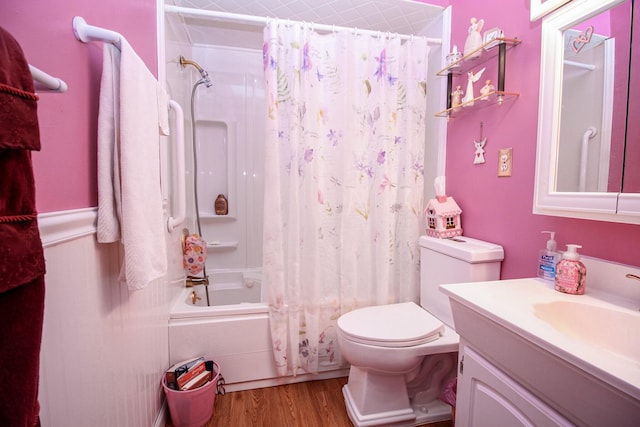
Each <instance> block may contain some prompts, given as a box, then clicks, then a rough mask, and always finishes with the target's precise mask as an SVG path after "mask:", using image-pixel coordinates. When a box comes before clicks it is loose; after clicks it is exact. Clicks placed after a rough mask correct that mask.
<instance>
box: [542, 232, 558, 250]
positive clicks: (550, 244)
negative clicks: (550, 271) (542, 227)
mask: <svg viewBox="0 0 640 427" xmlns="http://www.w3.org/2000/svg"><path fill="white" fill-rule="evenodd" d="M542 233H548V234H550V237H549V240H547V250H549V251H552V252H555V251H556V248H557V247H558V245H557V243H556V240H555V238H556V232H555V231H542Z"/></svg>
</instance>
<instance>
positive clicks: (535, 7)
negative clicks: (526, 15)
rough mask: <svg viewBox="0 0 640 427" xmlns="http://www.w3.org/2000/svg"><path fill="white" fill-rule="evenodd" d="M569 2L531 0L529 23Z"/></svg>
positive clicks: (562, 0) (561, 0) (566, 0)
mask: <svg viewBox="0 0 640 427" xmlns="http://www.w3.org/2000/svg"><path fill="white" fill-rule="evenodd" d="M570 1H571V0H531V1H530V5H529V6H530V11H531V21H536V20H538V19H540V18H542V17H543V16H545V15H546V14H548V13H550V12H552V11H554V10H556V9H557V8H559V7H560V6H562V5H563V4H565V3H568V2H570Z"/></svg>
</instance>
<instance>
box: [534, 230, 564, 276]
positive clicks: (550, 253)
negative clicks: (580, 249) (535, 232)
mask: <svg viewBox="0 0 640 427" xmlns="http://www.w3.org/2000/svg"><path fill="white" fill-rule="evenodd" d="M542 233H543V234H544V233H548V234H549V235H550V236H549V240H547V248H546V249H542V250H541V251H540V255H539V257H538V277H541V278H543V279H546V280H554V279H555V277H556V264H557V263H558V261H560V254H559V253H558V252H556V241H555V237H556V233H555V232H554V231H543V232H542Z"/></svg>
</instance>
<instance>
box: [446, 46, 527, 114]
mask: <svg viewBox="0 0 640 427" xmlns="http://www.w3.org/2000/svg"><path fill="white" fill-rule="evenodd" d="M520 42H521V41H520V39H518V38H517V37H516V38H504V37H498V38H496V39H494V40H491V41H488V42H486V43H484V44H483V45H482V46H480V47H479V48H477V49H475V50H473V51H472V52H470V53H468V54H467V55H464V56H463V57H462V58H460V59H459V60H457V61H455V62H453V63H451V64H449V65H448V66H447V67H445V68H443V69H442V70H440V71H438V72H437V73H436V75H438V76H446V77H447V108H446V109H445V110H442V111H440V112H438V113H436V114H435V116H436V117H445V118H447V119H449V118H451V117H454V116H456V115H458V114H459V113H462V112H466V111H473V110H477V109H478V108H482V107H487V106H490V105H496V104H497V105H502V104H503V103H504V102H505V101H507V100H513V99H517V98H518V96H519V94H518V93H516V92H508V91H505V88H504V86H505V74H506V56H507V50H508V49H510V48H512V47H514V46H517V45H518V44H520ZM479 51H481V52H482V53H481V55H480V56H479V57H477V58H473V59H472V57H473V56H474V54H476V53H477V52H479ZM496 56H497V57H498V82H497V83H498V84H497V90H495V91H492V92H490V93H489V94H486V95H480V96H478V97H475V98H474V99H472V100H469V101H466V102H463V103H462V104H460V105H457V106H455V107H452V105H451V102H452V99H451V93H452V90H453V76H460V75H464V74H466V73H468V72H469V71H470V70H471V69H473V68H476V67H478V66H480V65H482V64H484V63H485V62H487V61H489V60H491V59H493V58H495V57H496Z"/></svg>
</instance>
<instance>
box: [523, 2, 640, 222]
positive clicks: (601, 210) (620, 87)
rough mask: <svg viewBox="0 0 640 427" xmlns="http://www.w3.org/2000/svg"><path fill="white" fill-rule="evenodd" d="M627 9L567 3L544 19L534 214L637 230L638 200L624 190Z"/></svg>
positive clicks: (638, 196)
mask: <svg viewBox="0 0 640 427" xmlns="http://www.w3.org/2000/svg"><path fill="white" fill-rule="evenodd" d="M631 8H632V0H601V1H599V2H594V1H591V0H573V1H572V2H570V3H569V4H567V5H566V6H564V7H563V8H562V9H560V10H557V11H556V12H554V13H553V14H551V15H548V16H546V17H545V18H543V22H542V46H541V61H540V100H539V110H538V135H537V137H538V145H537V159H536V179H535V189H534V204H533V212H534V213H536V214H542V215H553V216H565V217H573V218H585V219H595V220H602V221H613V222H625V223H634V224H640V193H629V192H623V187H622V182H623V180H624V175H625V167H624V164H623V162H624V161H625V149H626V148H628V147H627V144H630V143H631V142H630V140H628V139H627V138H626V136H627V135H626V133H625V129H626V128H627V122H626V116H627V107H628V99H627V98H628V94H629V90H628V88H629V71H630V67H629V61H630V57H631V55H630V49H631V44H630V38H631V16H632V14H631ZM636 31H637V29H636ZM636 72H637V71H636ZM636 102H637V101H636ZM634 143H635V144H637V142H634ZM628 160H629V159H627V163H629V162H628ZM636 163H637V162H636ZM638 167H639V166H638V164H635V165H627V170H628V169H629V168H638ZM625 187H627V184H626V183H625ZM636 191H637V190H636Z"/></svg>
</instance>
